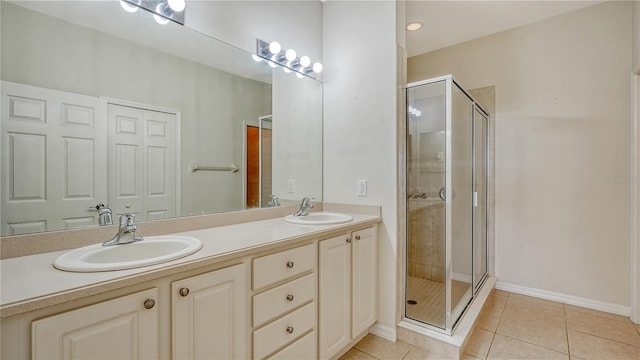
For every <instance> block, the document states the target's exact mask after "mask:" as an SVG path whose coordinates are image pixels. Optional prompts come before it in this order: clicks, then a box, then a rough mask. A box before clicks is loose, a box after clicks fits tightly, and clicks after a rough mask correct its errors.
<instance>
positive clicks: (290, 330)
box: [287, 326, 293, 334]
mask: <svg viewBox="0 0 640 360" xmlns="http://www.w3.org/2000/svg"><path fill="white" fill-rule="evenodd" d="M287 332H288V333H289V334H293V326H287Z"/></svg>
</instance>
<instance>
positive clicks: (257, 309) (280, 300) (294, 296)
mask: <svg viewBox="0 0 640 360" xmlns="http://www.w3.org/2000/svg"><path fill="white" fill-rule="evenodd" d="M315 295H316V274H315V273H312V274H309V275H306V276H304V277H301V278H300V279H296V280H293V281H290V282H288V283H286V284H282V285H280V286H278V287H276V288H273V289H271V290H267V291H265V292H263V293H262V294H258V295H255V296H254V297H253V326H256V327H257V326H260V325H262V324H263V323H265V322H267V321H269V320H271V319H273V318H275V317H277V316H280V315H282V314H284V313H286V312H287V311H290V310H292V309H295V308H296V307H298V306H300V305H302V304H304V303H306V302H309V301H312V300H313V299H314V298H315Z"/></svg>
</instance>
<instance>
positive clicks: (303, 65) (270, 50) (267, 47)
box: [252, 39, 322, 79]
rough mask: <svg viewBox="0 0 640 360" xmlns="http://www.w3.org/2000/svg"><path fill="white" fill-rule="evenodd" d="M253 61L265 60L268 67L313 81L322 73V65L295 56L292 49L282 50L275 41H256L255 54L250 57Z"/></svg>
mask: <svg viewBox="0 0 640 360" xmlns="http://www.w3.org/2000/svg"><path fill="white" fill-rule="evenodd" d="M252 56H253V59H254V60H256V61H259V60H260V59H265V60H267V62H268V64H269V66H271V67H276V66H278V65H279V66H282V68H283V69H284V70H285V72H292V71H293V72H295V73H296V75H298V77H300V76H301V75H305V76H308V77H310V78H312V79H315V75H316V74H319V73H320V72H321V71H322V64H321V63H319V62H316V63H312V62H311V59H310V58H309V57H308V56H305V55H303V56H300V57H298V56H297V52H296V51H295V50H293V49H287V50H285V49H283V48H282V46H281V45H280V43H278V42H277V41H272V42H270V43H269V42H266V41H264V40H260V39H257V41H256V54H255V55H252Z"/></svg>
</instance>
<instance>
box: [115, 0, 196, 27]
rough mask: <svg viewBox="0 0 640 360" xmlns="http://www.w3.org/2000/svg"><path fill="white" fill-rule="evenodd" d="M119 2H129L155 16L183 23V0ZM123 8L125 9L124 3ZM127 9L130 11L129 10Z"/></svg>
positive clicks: (124, 0) (132, 0)
mask: <svg viewBox="0 0 640 360" xmlns="http://www.w3.org/2000/svg"><path fill="white" fill-rule="evenodd" d="M121 3H126V4H129V5H130V6H131V7H133V6H135V7H139V8H142V9H145V10H147V11H150V12H151V13H153V14H154V15H155V16H158V17H161V18H162V19H168V20H171V21H173V22H176V23H178V24H180V25H184V13H185V1H184V0H121ZM123 8H124V9H125V10H127V8H126V7H125V6H124V5H123ZM129 8H130V7H129ZM180 9H182V10H180ZM178 10H180V11H178ZM127 11H129V12H132V11H130V10H127ZM156 21H157V22H158V23H163V24H165V23H166V22H164V21H161V20H156Z"/></svg>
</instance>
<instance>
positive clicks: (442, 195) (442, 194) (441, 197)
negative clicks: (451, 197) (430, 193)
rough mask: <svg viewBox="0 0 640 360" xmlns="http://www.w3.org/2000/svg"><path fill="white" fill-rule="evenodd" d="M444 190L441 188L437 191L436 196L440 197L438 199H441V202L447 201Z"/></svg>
mask: <svg viewBox="0 0 640 360" xmlns="http://www.w3.org/2000/svg"><path fill="white" fill-rule="evenodd" d="M446 191H447V190H446V188H445V187H444V186H443V187H442V188H440V191H438V195H440V199H442V201H447V193H446Z"/></svg>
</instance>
